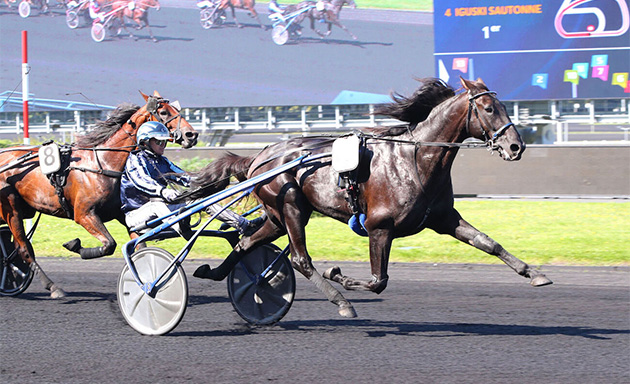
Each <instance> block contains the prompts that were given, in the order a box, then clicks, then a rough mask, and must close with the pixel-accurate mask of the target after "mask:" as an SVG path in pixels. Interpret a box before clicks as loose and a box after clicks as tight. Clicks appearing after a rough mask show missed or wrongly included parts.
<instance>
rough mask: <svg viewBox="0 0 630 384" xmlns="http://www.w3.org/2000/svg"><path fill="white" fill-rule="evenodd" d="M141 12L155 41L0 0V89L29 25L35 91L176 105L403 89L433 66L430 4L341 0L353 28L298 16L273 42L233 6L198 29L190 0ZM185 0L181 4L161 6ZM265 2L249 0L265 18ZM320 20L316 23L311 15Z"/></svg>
mask: <svg viewBox="0 0 630 384" xmlns="http://www.w3.org/2000/svg"><path fill="white" fill-rule="evenodd" d="M162 3H163V8H162V9H161V10H160V11H155V10H151V11H150V12H149V20H150V25H151V26H152V30H153V33H154V35H155V36H156V38H157V40H158V42H157V43H154V42H152V41H151V40H150V39H149V33H148V31H147V30H146V29H143V30H140V31H134V34H135V35H136V36H137V39H136V40H135V39H132V38H130V37H128V36H124V37H120V38H118V37H113V38H106V40H105V41H103V42H101V43H97V42H94V41H93V40H92V39H91V37H90V28H89V26H88V24H85V23H84V24H83V26H82V27H79V28H77V29H74V30H72V29H69V28H68V27H67V26H66V23H65V14H64V13H61V12H63V11H62V10H61V9H55V10H54V12H53V13H54V14H55V15H56V16H50V15H38V13H37V11H34V12H33V15H32V16H30V17H29V18H27V19H22V18H20V16H19V15H18V14H17V10H15V8H14V9H13V10H9V9H7V8H6V7H4V5H3V6H2V8H0V52H2V54H1V55H0V92H2V91H7V90H8V91H10V90H13V89H16V90H17V91H18V92H19V91H21V86H20V81H21V62H22V58H21V31H22V30H27V31H28V33H29V37H28V40H29V42H28V45H29V58H28V61H29V64H30V66H31V73H30V92H31V93H32V94H34V95H35V97H37V98H44V99H62V100H73V101H81V102H89V101H92V102H94V103H98V104H106V105H117V104H119V103H121V102H125V101H130V102H134V103H137V104H140V103H141V102H142V101H143V100H142V99H141V97H140V95H139V94H138V90H142V91H143V92H145V93H150V92H153V90H155V89H157V90H158V91H159V92H160V93H161V94H162V95H163V96H165V97H167V98H169V99H171V100H175V99H179V100H180V101H181V103H182V106H184V107H208V106H247V105H296V104H297V105H300V104H329V103H330V102H332V100H333V99H334V98H335V96H337V94H338V93H339V92H340V91H342V90H352V91H359V92H369V93H378V94H388V93H389V92H390V91H392V90H395V91H398V92H401V93H403V94H405V95H408V94H410V93H411V92H413V91H414V90H415V89H416V88H417V86H418V83H417V82H415V81H414V80H413V79H414V77H425V76H434V74H435V73H434V63H433V25H432V14H430V13H429V14H427V13H422V12H406V13H405V12H384V11H374V10H361V9H357V10H352V9H345V8H344V9H343V11H342V12H341V20H342V22H343V23H344V24H345V25H346V26H347V27H348V29H350V30H351V31H352V32H353V33H354V34H355V35H356V36H357V37H358V39H357V40H352V39H351V37H350V35H348V34H346V33H345V32H344V31H343V30H341V29H339V28H337V27H334V28H333V32H332V35H331V36H330V37H328V38H326V39H323V40H322V39H320V38H319V37H318V36H317V35H316V34H315V33H314V32H312V31H311V30H310V29H309V27H308V25H307V23H305V24H304V25H303V26H304V33H303V37H302V39H300V40H299V41H298V42H290V43H287V44H286V45H284V46H277V45H275V44H274V43H273V41H272V39H271V30H262V29H261V28H259V26H258V24H257V23H256V22H255V21H254V20H253V19H252V18H250V17H249V16H248V15H247V12H245V11H242V10H238V11H237V12H236V17H237V18H238V19H239V21H240V22H241V24H244V28H242V29H239V28H236V26H235V25H234V23H233V21H232V18H231V15H228V20H227V23H226V24H225V25H224V26H223V27H221V28H217V29H211V30H205V29H203V28H202V27H201V24H200V22H199V11H198V10H197V9H192V8H191V7H194V2H192V0H191V1H189V2H187V3H184V2H182V1H179V0H177V1H174V0H170V1H164V2H162ZM177 4H186V8H171V7H169V6H173V5H177ZM265 6H266V3H265V4H264V6H263V5H260V6H258V9H259V11H260V16H261V20H262V21H263V23H264V24H266V25H270V24H271V23H270V21H269V20H268V19H267V12H266V10H265ZM317 27H318V28H319V29H323V27H324V25H323V24H318V25H317Z"/></svg>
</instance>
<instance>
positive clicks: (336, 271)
mask: <svg viewBox="0 0 630 384" xmlns="http://www.w3.org/2000/svg"><path fill="white" fill-rule="evenodd" d="M337 275H341V268H339V267H337V266H335V267H331V268H328V269H327V270H326V271H325V272H324V275H323V276H324V279H328V280H332V279H333V277H335V276H337Z"/></svg>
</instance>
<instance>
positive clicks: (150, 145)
mask: <svg viewBox="0 0 630 384" xmlns="http://www.w3.org/2000/svg"><path fill="white" fill-rule="evenodd" d="M137 140H138V149H137V150H135V151H132V152H131V153H130V154H129V158H127V163H126V164H125V171H124V173H123V175H122V177H121V183H120V200H121V203H122V211H123V213H124V214H125V222H126V224H127V228H134V227H138V226H143V225H144V224H145V223H146V222H147V221H149V220H153V219H156V218H158V217H163V216H166V215H168V214H170V213H171V212H173V211H175V210H177V209H179V208H181V207H183V206H184V204H181V203H180V204H177V203H174V201H175V200H176V199H177V197H178V196H179V193H178V192H177V191H176V190H175V189H172V188H169V185H176V186H179V187H188V186H189V182H190V179H189V176H188V175H185V174H184V171H183V170H182V169H181V168H179V167H178V166H176V165H175V164H173V163H172V162H171V161H170V160H169V159H167V158H166V157H165V156H164V149H165V148H166V142H167V141H170V140H171V138H170V134H169V132H168V129H167V128H166V126H164V124H162V123H160V122H157V121H148V122H146V123H144V124H142V125H141V126H140V128H139V129H138V132H137ZM178 174H181V175H178ZM208 209H209V210H210V211H214V212H216V211H217V210H218V209H221V207H220V206H219V205H218V204H215V205H213V206H211V207H210V208H208ZM218 218H219V219H220V220H221V221H224V222H226V223H227V224H229V225H230V226H232V227H234V228H236V229H238V230H239V232H240V233H241V234H244V233H247V232H250V231H251V230H252V228H249V226H250V225H249V224H250V222H249V220H247V219H245V218H244V217H242V216H240V215H237V214H236V213H234V212H232V211H229V210H225V211H224V212H223V213H221V214H220V215H219V216H218ZM180 224H181V225H180ZM256 224H259V223H256ZM172 228H173V229H175V230H176V231H177V232H178V233H179V234H180V235H182V236H184V237H186V238H188V237H189V235H190V231H189V228H188V225H187V223H183V222H178V223H176V224H174V225H173V226H172Z"/></svg>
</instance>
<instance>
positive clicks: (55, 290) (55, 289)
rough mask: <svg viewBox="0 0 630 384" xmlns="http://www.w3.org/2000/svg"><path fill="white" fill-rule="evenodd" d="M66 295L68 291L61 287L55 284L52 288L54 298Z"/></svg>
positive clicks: (51, 295)
mask: <svg viewBox="0 0 630 384" xmlns="http://www.w3.org/2000/svg"><path fill="white" fill-rule="evenodd" d="M66 296H67V295H66V292H65V291H64V290H63V289H61V288H59V287H56V286H54V285H53V286H52V288H51V289H50V297H51V298H53V299H63V298H64V297H66Z"/></svg>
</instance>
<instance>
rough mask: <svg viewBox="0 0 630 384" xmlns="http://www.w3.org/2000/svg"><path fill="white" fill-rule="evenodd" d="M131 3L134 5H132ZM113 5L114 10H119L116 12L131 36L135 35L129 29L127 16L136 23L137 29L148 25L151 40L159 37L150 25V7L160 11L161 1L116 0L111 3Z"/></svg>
mask: <svg viewBox="0 0 630 384" xmlns="http://www.w3.org/2000/svg"><path fill="white" fill-rule="evenodd" d="M130 4H133V5H131V6H130ZM111 6H112V8H111V9H112V10H115V9H117V10H118V12H116V17H117V18H118V19H119V20H120V21H121V23H122V26H123V28H124V29H125V31H127V33H129V36H131V37H134V35H133V34H132V33H131V32H129V30H127V27H126V25H125V17H126V18H129V19H131V20H133V21H134V22H135V23H136V29H137V30H140V29H142V28H144V27H146V28H147V29H148V30H149V35H150V36H151V40H153V41H157V39H156V38H155V37H154V36H153V31H151V27H150V26H149V8H155V10H156V11H159V10H160V2H159V1H158V0H136V1H128V0H115V1H114V2H112V3H111Z"/></svg>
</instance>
